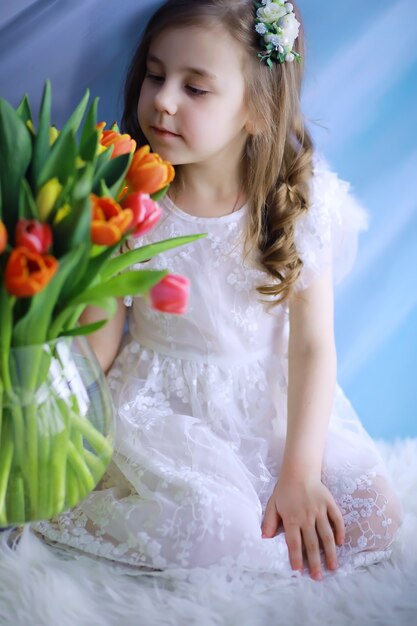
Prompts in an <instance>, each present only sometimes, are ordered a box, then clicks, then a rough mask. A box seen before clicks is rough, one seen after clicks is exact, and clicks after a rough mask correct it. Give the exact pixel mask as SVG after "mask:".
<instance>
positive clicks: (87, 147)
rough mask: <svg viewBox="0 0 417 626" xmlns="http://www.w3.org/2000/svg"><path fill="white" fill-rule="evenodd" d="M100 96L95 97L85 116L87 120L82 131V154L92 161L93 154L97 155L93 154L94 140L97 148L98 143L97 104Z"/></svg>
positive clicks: (82, 156) (83, 157) (84, 157)
mask: <svg viewBox="0 0 417 626" xmlns="http://www.w3.org/2000/svg"><path fill="white" fill-rule="evenodd" d="M98 100H99V99H98V98H94V100H93V103H92V104H91V106H90V108H89V110H88V113H87V115H86V118H85V122H84V125H83V129H82V132H81V141H80V155H81V158H82V159H84V161H91V160H92V156H94V155H95V152H94V154H93V155H92V156H90V154H91V150H92V145H91V143H92V140H93V139H94V141H95V147H96V148H97V143H98V130H97V105H98Z"/></svg>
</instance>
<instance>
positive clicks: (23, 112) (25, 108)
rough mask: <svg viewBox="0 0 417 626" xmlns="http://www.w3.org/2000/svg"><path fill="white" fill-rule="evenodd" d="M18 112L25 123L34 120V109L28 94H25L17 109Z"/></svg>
mask: <svg viewBox="0 0 417 626" xmlns="http://www.w3.org/2000/svg"><path fill="white" fill-rule="evenodd" d="M16 113H17V114H18V115H19V117H20V119H21V120H22V122H24V123H25V124H26V122H29V121H32V111H31V110H30V104H29V98H28V95H27V94H25V95H24V96H23V98H22V101H21V102H20V104H19V106H18V107H17V109H16Z"/></svg>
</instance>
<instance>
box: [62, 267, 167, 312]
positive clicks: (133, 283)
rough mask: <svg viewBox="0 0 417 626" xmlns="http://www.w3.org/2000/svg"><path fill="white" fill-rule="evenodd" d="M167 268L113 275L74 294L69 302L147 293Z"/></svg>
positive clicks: (85, 301) (164, 273)
mask: <svg viewBox="0 0 417 626" xmlns="http://www.w3.org/2000/svg"><path fill="white" fill-rule="evenodd" d="M167 274H168V271H167V270H138V271H132V272H126V273H125V274H121V275H120V276H115V277H114V278H111V279H110V280H108V281H107V282H103V283H101V284H99V285H95V286H94V287H91V288H90V289H87V290H86V291H84V292H83V293H80V295H79V296H76V297H75V298H74V300H73V301H72V303H71V304H90V303H91V302H92V301H94V300H96V299H97V298H104V297H115V298H122V297H124V296H129V295H132V296H138V295H144V294H146V293H148V291H149V289H151V287H153V286H154V285H156V284H157V283H159V282H160V281H161V280H162V279H163V278H164V276H166V275H167Z"/></svg>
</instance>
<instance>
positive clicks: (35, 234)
mask: <svg viewBox="0 0 417 626" xmlns="http://www.w3.org/2000/svg"><path fill="white" fill-rule="evenodd" d="M15 239H16V246H21V247H23V248H26V249H27V250H30V251H31V252H37V253H38V254H46V253H47V252H48V250H49V248H50V247H51V245H52V229H51V227H50V226H49V224H42V223H41V222H38V221H37V220H25V219H23V218H22V219H20V220H19V221H18V222H17V224H16V231H15Z"/></svg>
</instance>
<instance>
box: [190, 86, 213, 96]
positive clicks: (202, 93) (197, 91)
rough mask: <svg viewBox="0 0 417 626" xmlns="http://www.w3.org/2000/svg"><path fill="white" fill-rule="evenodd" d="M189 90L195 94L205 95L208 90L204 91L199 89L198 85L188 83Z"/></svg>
mask: <svg viewBox="0 0 417 626" xmlns="http://www.w3.org/2000/svg"><path fill="white" fill-rule="evenodd" d="M187 89H188V91H189V92H190V93H191V94H192V95H193V96H205V95H206V93H208V91H204V89H198V87H191V85H187Z"/></svg>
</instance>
